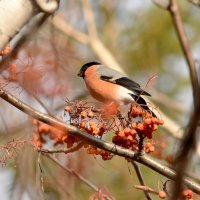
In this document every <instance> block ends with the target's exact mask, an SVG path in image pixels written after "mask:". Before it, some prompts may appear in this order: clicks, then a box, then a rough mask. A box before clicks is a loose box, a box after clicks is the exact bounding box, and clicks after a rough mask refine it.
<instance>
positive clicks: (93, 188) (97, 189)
mask: <svg viewBox="0 0 200 200" xmlns="http://www.w3.org/2000/svg"><path fill="white" fill-rule="evenodd" d="M44 155H45V156H46V157H48V158H49V159H51V160H52V161H53V162H54V163H55V164H56V165H58V166H59V167H60V168H62V169H64V170H65V171H67V172H68V173H70V174H72V175H74V176H76V177H77V178H78V180H80V181H81V182H83V183H84V184H86V185H87V186H88V187H90V188H91V189H92V190H94V191H96V192H98V191H99V188H98V187H97V186H96V185H94V184H93V183H91V182H90V181H88V180H87V179H86V178H84V177H83V176H82V175H80V174H79V173H78V172H76V171H74V170H72V169H69V168H67V167H66V166H63V165H62V164H61V163H60V162H59V161H58V160H57V159H56V158H54V157H52V156H50V155H48V154H44ZM104 196H105V198H106V199H108V200H112V199H111V198H110V197H108V196H107V195H105V194H104Z"/></svg>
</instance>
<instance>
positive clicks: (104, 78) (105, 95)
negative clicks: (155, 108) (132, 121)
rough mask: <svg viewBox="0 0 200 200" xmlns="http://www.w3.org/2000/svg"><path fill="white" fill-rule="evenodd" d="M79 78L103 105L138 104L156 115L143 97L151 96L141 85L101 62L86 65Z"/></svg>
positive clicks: (82, 68)
mask: <svg viewBox="0 0 200 200" xmlns="http://www.w3.org/2000/svg"><path fill="white" fill-rule="evenodd" d="M78 76H80V77H82V78H83V79H84V81H85V84H86V86H87V88H88V90H89V92H90V94H91V95H92V96H93V97H94V98H95V99H97V100H98V101H100V102H103V103H112V102H114V103H117V104H118V105H126V104H128V103H133V101H135V102H137V103H138V104H139V105H140V106H141V107H142V108H143V109H144V110H147V111H148V112H150V113H152V115H153V116H154V117H156V115H155V114H154V113H153V112H152V111H151V110H150V109H149V107H148V106H147V103H146V101H145V100H144V99H143V98H142V97H141V96H142V95H146V96H151V95H150V94H149V93H147V92H146V91H144V90H142V89H141V87H140V85H139V84H138V83H136V82H135V81H133V80H131V79H129V78H128V77H126V76H125V75H124V74H122V73H120V72H118V71H116V70H114V69H111V68H109V67H106V66H104V65H102V64H101V63H99V62H89V63H86V64H84V65H83V66H82V67H81V69H80V71H79V73H78Z"/></svg>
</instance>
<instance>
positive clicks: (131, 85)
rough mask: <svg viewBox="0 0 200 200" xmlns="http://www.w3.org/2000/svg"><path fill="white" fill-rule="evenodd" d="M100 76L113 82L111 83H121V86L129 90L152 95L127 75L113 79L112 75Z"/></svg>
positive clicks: (138, 93)
mask: <svg viewBox="0 0 200 200" xmlns="http://www.w3.org/2000/svg"><path fill="white" fill-rule="evenodd" d="M100 78H101V80H104V81H108V82H111V83H115V84H117V85H121V86H123V87H125V88H127V89H128V90H131V91H133V92H134V93H136V94H137V95H147V96H151V95H150V94H149V93H147V92H146V91H144V90H142V89H141V88H140V85H139V84H138V83H136V82H135V81H132V80H131V79H129V78H127V77H121V78H118V79H113V77H112V76H101V77H100Z"/></svg>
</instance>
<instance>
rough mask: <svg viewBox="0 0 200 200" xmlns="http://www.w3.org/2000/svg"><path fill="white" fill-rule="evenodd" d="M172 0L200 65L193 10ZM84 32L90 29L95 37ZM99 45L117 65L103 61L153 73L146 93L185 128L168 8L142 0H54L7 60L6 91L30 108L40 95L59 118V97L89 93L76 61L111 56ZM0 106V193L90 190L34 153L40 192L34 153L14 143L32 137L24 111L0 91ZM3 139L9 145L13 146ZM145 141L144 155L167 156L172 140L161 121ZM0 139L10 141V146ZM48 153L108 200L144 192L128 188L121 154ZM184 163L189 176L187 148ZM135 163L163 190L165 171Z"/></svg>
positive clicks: (129, 170)
mask: <svg viewBox="0 0 200 200" xmlns="http://www.w3.org/2000/svg"><path fill="white" fill-rule="evenodd" d="M179 3H180V7H181V12H182V17H183V21H184V26H185V29H186V32H187V35H188V39H189V42H190V45H191V47H192V53H193V55H194V57H195V59H196V62H197V65H199V60H198V59H199V54H200V48H199V32H200V26H199V18H200V10H199V8H198V7H197V6H194V5H193V4H191V3H190V2H189V1H187V0H184V1H179ZM88 5H89V7H88ZM90 8H91V10H90ZM90 11H91V13H92V14H93V15H94V21H93V20H92V17H91V16H90ZM96 34H97V35H98V36H96ZM93 36H94V37H98V41H100V44H99V43H98V42H97V41H96V40H93ZM11 46H12V43H11ZM102 46H103V48H102ZM107 52H108V54H109V55H112V56H113V58H114V60H115V62H116V66H110V67H114V68H115V67H116V69H118V67H119V66H121V69H122V70H123V71H124V72H125V73H127V74H128V75H129V77H131V78H132V79H133V80H135V81H136V82H138V83H140V84H141V86H142V87H143V88H145V85H146V84H147V82H148V81H149V79H151V77H153V76H154V75H156V76H157V78H156V79H155V80H154V81H152V82H151V83H150V84H148V86H147V87H146V90H147V91H148V92H149V93H151V94H152V98H151V100H152V101H153V102H154V104H155V105H156V106H158V107H159V109H160V110H161V111H162V112H163V113H165V114H166V115H167V116H169V117H170V118H171V119H172V120H173V121H175V122H176V123H177V124H180V126H181V127H182V128H185V124H186V122H187V121H188V119H189V114H190V112H191V105H192V90H191V84H190V79H189V73H188V68H187V65H186V62H185V58H184V56H183V54H182V50H181V47H180V44H179V41H178V38H177V35H176V33H175V30H174V26H173V23H172V20H171V16H170V14H169V12H168V11H166V10H164V9H161V8H159V7H158V6H156V5H155V4H154V3H153V2H152V1H150V0H143V1H140V0H134V1H132V0H126V1H121V0H110V1H106V0H101V1H90V4H88V3H87V1H79V0H77V1H73V0H61V1H60V7H59V10H58V11H57V12H56V13H55V14H54V16H52V17H50V18H49V20H48V21H47V22H46V23H45V24H44V25H43V26H42V27H40V29H39V30H38V31H37V32H36V33H34V34H33V35H31V37H29V38H28V39H27V40H26V41H25V42H24V44H23V46H22V47H21V48H20V49H18V50H17V53H16V55H15V60H14V61H13V63H12V64H15V65H16V76H15V77H14V79H13V80H11V81H9V82H3V83H4V84H5V85H6V89H7V90H9V91H11V92H12V94H14V95H16V96H17V97H19V98H20V99H22V100H23V101H25V102H26V103H28V104H29V105H31V106H33V107H34V108H36V109H38V110H40V111H42V112H46V110H45V109H44V107H43V106H42V105H41V102H43V104H45V106H46V107H47V108H48V109H49V110H50V111H51V113H53V114H54V115H55V116H57V117H58V118H63V114H64V107H65V105H66V103H65V99H66V98H68V99H69V100H80V99H91V97H89V96H88V93H87V92H86V87H85V85H84V82H83V80H82V79H80V78H79V77H77V73H78V71H79V69H80V67H81V66H82V65H83V64H85V63H86V62H89V61H94V60H95V61H100V62H102V63H104V64H106V65H107V64H109V63H110V64H112V63H114V62H113V61H110V59H109V58H108V57H107V56H108V54H107ZM111 60H112V59H111ZM9 70H12V68H8V69H7V70H6V71H4V72H3V73H2V76H4V77H7V76H9ZM0 81H1V80H0ZM38 99H39V101H38ZM0 105H1V109H0V118H1V120H0V141H1V142H0V143H1V147H0V148H1V150H2V151H1V154H0V155H1V157H0V162H1V164H2V167H1V168H0V182H1V185H0V194H1V199H4V200H9V199H16V200H18V199H19V200H21V199H22V200H32V199H48V200H57V199H59V200H64V199H69V200H70V199H72V200H73V199H74V200H76V199H89V198H90V197H91V198H92V195H93V194H94V193H95V191H94V190H92V189H91V188H90V187H88V186H87V185H86V184H84V183H82V182H81V181H80V180H79V179H78V178H77V177H76V176H74V175H73V174H70V173H67V172H66V171H65V170H63V169H61V168H60V167H59V166H57V165H56V164H55V163H53V162H52V161H51V160H49V159H48V158H45V157H43V156H42V157H41V161H40V165H41V166H40V167H41V169H42V177H43V186H44V191H45V192H43V191H41V186H40V182H41V180H40V179H41V171H40V167H39V165H38V163H39V162H38V153H37V152H36V151H35V150H34V149H33V148H32V147H30V146H29V145H26V144H23V140H31V139H32V134H33V132H34V128H33V125H32V123H31V120H30V119H29V117H27V116H26V115H25V114H24V113H22V112H20V111H18V110H17V109H16V108H14V107H13V106H11V105H9V104H8V103H7V102H4V101H3V100H2V99H0ZM109 138H110V136H108V141H109ZM12 142H13V143H14V144H17V147H16V146H14V147H13V146H12V145H13V143H12ZM154 142H155V144H156V150H155V152H154V153H152V154H151V156H154V157H155V158H156V159H159V161H160V162H163V163H165V164H169V163H170V162H171V160H172V155H174V152H175V150H176V148H175V146H176V143H177V141H176V140H175V139H174V137H172V136H171V135H170V134H169V133H168V132H167V130H164V129H160V130H159V131H157V132H156V134H155V135H154ZM25 143H26V142H25ZM5 144H11V147H10V149H9V151H8V147H5V146H4V145H5ZM48 145H49V144H48ZM50 146H51V145H50ZM60 147H61V148H63V145H61V146H60ZM56 157H57V158H58V159H59V160H60V161H61V163H62V164H63V165H64V166H66V167H68V168H70V169H73V170H75V171H76V172H78V173H79V174H81V175H82V176H83V177H85V178H86V179H87V180H89V181H90V182H91V183H93V184H94V185H96V186H97V187H99V188H101V190H102V191H103V192H105V193H108V194H111V196H112V197H113V198H115V199H117V200H131V199H137V200H140V199H145V197H144V194H143V192H142V191H139V190H136V189H135V188H134V185H138V184H139V182H138V179H137V176H136V175H135V172H134V169H133V167H132V165H131V164H130V163H128V162H127V161H125V160H124V159H123V158H120V157H117V156H115V157H114V158H113V159H111V160H109V161H103V160H102V159H101V158H100V157H98V156H96V157H95V156H93V155H88V154H87V153H86V152H85V151H84V149H83V150H79V151H77V152H75V153H71V154H68V155H65V154H59V155H56ZM191 163H193V164H191V166H190V169H192V172H193V173H194V174H195V173H196V174H197V175H198V173H199V172H198V166H199V165H198V164H199V157H198V156H195V155H194V157H193V162H191ZM141 170H142V172H143V176H144V177H145V183H146V185H148V186H149V187H151V188H153V189H155V190H157V191H158V190H159V189H162V184H163V183H164V182H165V181H166V180H167V179H166V178H165V177H163V176H161V175H159V174H157V173H156V172H154V171H152V170H150V169H148V168H146V167H144V166H141ZM199 175H200V174H199ZM157 198H158V197H156V196H155V199H157ZM195 199H198V197H196V198H195Z"/></svg>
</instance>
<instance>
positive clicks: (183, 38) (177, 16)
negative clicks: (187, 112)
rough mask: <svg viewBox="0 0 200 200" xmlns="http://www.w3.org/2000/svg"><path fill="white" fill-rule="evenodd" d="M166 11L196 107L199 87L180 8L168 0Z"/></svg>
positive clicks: (175, 0) (173, 0) (171, 0)
mask: <svg viewBox="0 0 200 200" xmlns="http://www.w3.org/2000/svg"><path fill="white" fill-rule="evenodd" d="M168 10H169V12H170V14H171V16H172V21H173V23H174V27H175V29H176V33H177V36H178V39H179V42H180V45H181V47H182V50H183V53H184V56H185V58H186V61H187V64H188V68H189V72H190V78H191V83H192V89H193V99H194V105H195V106H194V107H196V105H197V98H198V88H199V87H198V77H197V72H196V68H195V60H194V58H193V56H192V52H191V48H190V45H189V42H188V38H187V35H186V33H185V29H184V27H183V20H182V18H181V13H180V8H179V5H178V2H177V0H170V4H169V7H168Z"/></svg>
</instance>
